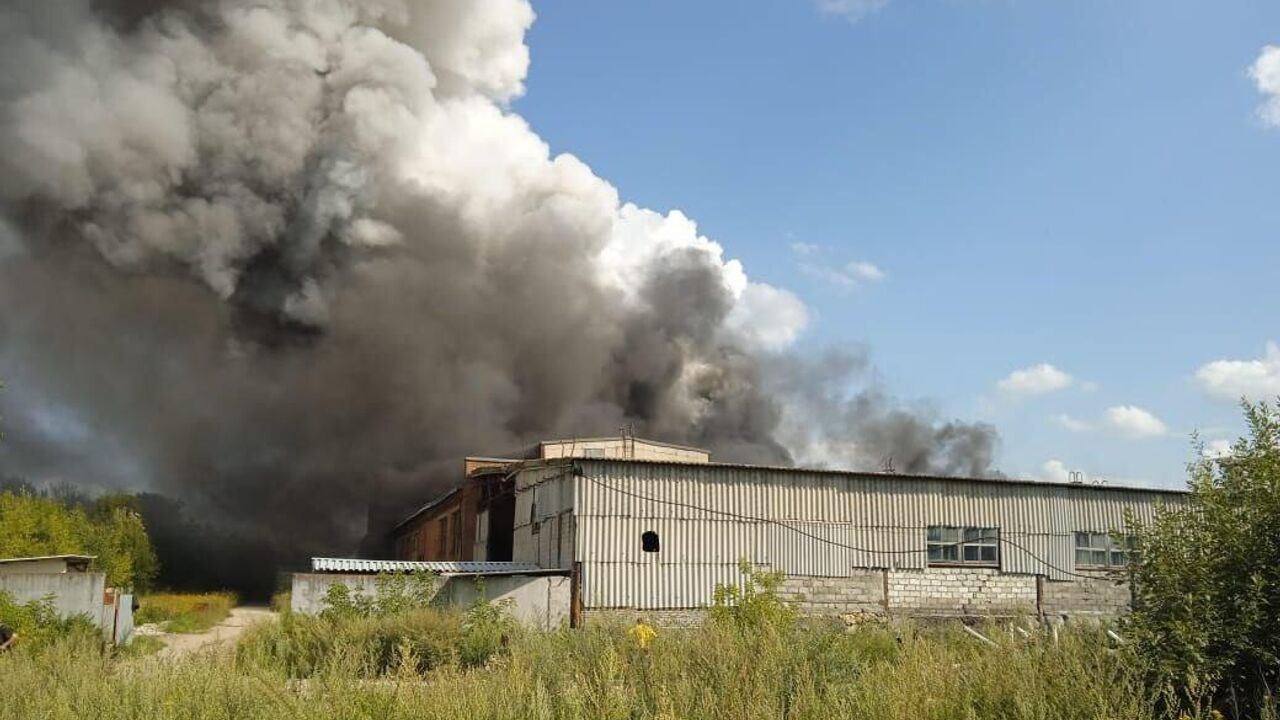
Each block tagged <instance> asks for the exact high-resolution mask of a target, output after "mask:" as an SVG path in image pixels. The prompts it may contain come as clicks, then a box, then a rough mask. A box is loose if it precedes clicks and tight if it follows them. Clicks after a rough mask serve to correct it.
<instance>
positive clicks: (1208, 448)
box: [1200, 440, 1231, 460]
mask: <svg viewBox="0 0 1280 720" xmlns="http://www.w3.org/2000/svg"><path fill="white" fill-rule="evenodd" d="M1200 454H1201V455H1203V456H1205V457H1206V458H1209V459H1211V460H1217V459H1219V458H1224V457H1230V456H1231V441H1230V440H1210V441H1209V442H1207V443H1205V445H1204V449H1203V450H1201V451H1200Z"/></svg>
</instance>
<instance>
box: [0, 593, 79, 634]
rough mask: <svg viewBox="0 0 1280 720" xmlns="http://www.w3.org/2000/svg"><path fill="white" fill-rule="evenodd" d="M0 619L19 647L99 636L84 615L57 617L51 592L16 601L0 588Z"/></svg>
mask: <svg viewBox="0 0 1280 720" xmlns="http://www.w3.org/2000/svg"><path fill="white" fill-rule="evenodd" d="M0 622H4V623H5V624H7V625H8V626H9V627H10V628H12V629H13V631H14V632H16V633H17V634H18V643H19V644H20V646H22V647H27V648H34V649H40V648H43V647H45V646H47V645H49V644H50V643H51V642H53V641H55V640H58V639H60V638H65V637H69V636H81V637H88V638H98V637H99V632H98V628H97V627H96V626H95V625H94V624H93V621H92V620H91V619H90V618H89V617H88V616H86V615H76V616H72V617H69V618H62V617H59V616H58V611H57V609H56V608H55V607H54V604H53V596H52V595H50V596H47V597H44V598H42V599H40V600H32V601H30V602H26V603H19V602H17V601H16V600H14V598H13V596H12V595H10V594H9V593H7V592H4V591H3V590H0Z"/></svg>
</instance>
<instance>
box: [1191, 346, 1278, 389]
mask: <svg viewBox="0 0 1280 720" xmlns="http://www.w3.org/2000/svg"><path fill="white" fill-rule="evenodd" d="M1196 380H1197V381H1199V383H1200V386H1201V387H1202V388H1204V390H1205V392H1207V393H1209V394H1210V395H1212V396H1214V397H1218V398H1222V399H1224V400H1239V399H1240V398H1242V397H1243V398H1249V399H1251V400H1262V399H1270V398H1273V397H1275V396H1277V395H1280V346H1277V345H1276V344H1275V343H1274V342H1269V343H1267V348H1266V353H1265V356H1264V357H1262V358H1260V359H1257V360H1227V359H1223V360H1214V361H1213V362H1211V363H1206V364H1205V365H1201V366H1200V369H1199V370H1196Z"/></svg>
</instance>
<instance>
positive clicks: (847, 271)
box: [791, 242, 889, 290]
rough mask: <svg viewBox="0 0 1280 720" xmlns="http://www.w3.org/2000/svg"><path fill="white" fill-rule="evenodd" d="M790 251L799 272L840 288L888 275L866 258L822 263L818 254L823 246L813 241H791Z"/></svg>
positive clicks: (870, 281) (852, 287)
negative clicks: (836, 263) (842, 263)
mask: <svg viewBox="0 0 1280 720" xmlns="http://www.w3.org/2000/svg"><path fill="white" fill-rule="evenodd" d="M791 252H792V253H794V254H795V256H796V258H797V266H798V267H799V268H800V272H802V273H804V274H805V275H808V276H809V277H812V278H816V279H818V280H821V281H823V282H826V283H830V284H832V285H835V286H836V287H838V288H840V289H842V290H852V289H854V288H856V287H859V286H861V285H866V284H869V283H874V282H880V281H881V280H884V279H885V278H887V277H888V276H889V275H888V273H886V272H885V271H884V270H882V269H881V268H880V267H879V266H878V265H876V264H875V263H870V262H867V261H866V260H852V261H850V262H847V263H845V264H844V265H831V264H828V263H823V262H821V261H820V256H821V255H822V254H823V253H824V252H825V248H823V247H822V246H821V245H815V244H813V243H807V242H793V243H791Z"/></svg>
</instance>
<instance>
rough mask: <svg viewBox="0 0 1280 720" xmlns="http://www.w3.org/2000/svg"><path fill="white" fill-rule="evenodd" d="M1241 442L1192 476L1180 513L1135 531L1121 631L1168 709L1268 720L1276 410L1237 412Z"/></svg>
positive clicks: (1279, 458)
mask: <svg viewBox="0 0 1280 720" xmlns="http://www.w3.org/2000/svg"><path fill="white" fill-rule="evenodd" d="M1244 412H1245V418H1246V420H1247V421H1248V426H1249V436H1248V437H1246V438H1243V439H1241V440H1239V441H1238V442H1236V444H1235V446H1234V447H1233V449H1232V453H1231V456H1230V457H1229V458H1226V459H1223V460H1221V461H1217V460H1210V459H1201V460H1199V461H1197V462H1194V463H1192V464H1191V466H1190V468H1189V469H1190V475H1191V480H1190V490H1191V494H1190V496H1189V497H1188V502H1187V503H1186V504H1185V505H1182V506H1169V507H1165V508H1164V509H1162V510H1161V511H1160V512H1159V513H1158V514H1157V516H1156V519H1155V522H1154V523H1153V524H1152V525H1151V526H1150V527H1145V528H1139V543H1138V549H1139V557H1138V560H1137V561H1136V562H1135V563H1133V565H1132V566H1131V574H1132V587H1133V593H1134V612H1133V614H1132V616H1131V617H1130V618H1129V619H1128V621H1127V623H1126V626H1127V632H1128V633H1129V634H1130V635H1131V636H1132V638H1133V641H1134V646H1135V650H1136V652H1137V655H1138V657H1139V658H1140V659H1141V661H1142V662H1143V663H1144V667H1145V669H1146V671H1147V676H1148V679H1149V681H1150V682H1151V683H1152V684H1153V686H1154V687H1155V688H1156V689H1157V690H1158V691H1160V692H1161V693H1162V694H1163V695H1164V696H1165V698H1166V701H1167V702H1168V703H1169V704H1170V705H1171V706H1172V707H1174V708H1175V709H1176V708H1182V709H1186V710H1188V711H1191V712H1198V711H1200V710H1203V709H1204V708H1211V707H1212V708H1217V709H1220V710H1224V711H1227V712H1229V713H1231V714H1233V715H1235V716H1237V717H1246V716H1256V715H1260V714H1263V713H1266V712H1271V713H1274V712H1275V705H1276V695H1275V693H1276V688H1277V687H1280V403H1278V404H1276V405H1275V406H1271V405H1268V404H1266V403H1262V404H1258V405H1250V404H1248V403H1245V404H1244Z"/></svg>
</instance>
